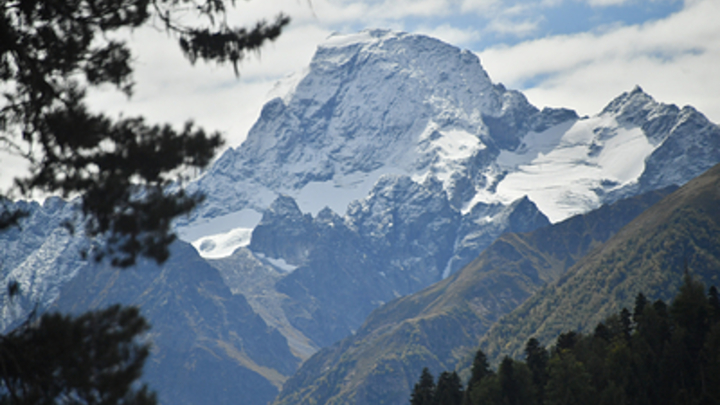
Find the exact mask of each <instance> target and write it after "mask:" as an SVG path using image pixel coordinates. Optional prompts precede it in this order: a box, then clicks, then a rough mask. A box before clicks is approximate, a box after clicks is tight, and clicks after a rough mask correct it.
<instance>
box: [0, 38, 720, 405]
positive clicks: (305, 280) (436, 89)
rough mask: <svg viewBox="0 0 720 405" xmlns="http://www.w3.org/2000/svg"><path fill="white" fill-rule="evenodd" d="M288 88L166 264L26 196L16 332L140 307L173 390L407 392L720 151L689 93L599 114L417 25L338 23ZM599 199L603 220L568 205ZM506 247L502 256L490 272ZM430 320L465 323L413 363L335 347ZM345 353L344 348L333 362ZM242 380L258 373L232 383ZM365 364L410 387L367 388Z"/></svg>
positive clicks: (410, 356) (12, 270)
mask: <svg viewBox="0 0 720 405" xmlns="http://www.w3.org/2000/svg"><path fill="white" fill-rule="evenodd" d="M279 88H280V89H284V90H283V91H282V92H281V93H280V97H277V98H274V99H272V100H271V101H269V102H268V103H267V104H266V105H265V106H264V108H263V110H262V112H261V114H260V117H259V118H258V121H257V122H256V123H255V125H254V126H253V127H252V129H251V130H250V132H249V133H248V136H247V139H246V140H245V142H244V143H243V144H242V145H240V146H238V147H236V148H231V149H228V150H227V151H226V152H225V153H224V154H223V155H222V156H221V157H220V158H218V160H217V161H216V162H215V163H214V164H213V165H212V166H211V167H210V169H209V170H208V171H207V172H206V173H204V174H203V175H202V176H201V177H200V178H198V179H197V180H196V181H194V182H193V183H192V184H191V185H190V189H192V190H195V191H201V192H203V193H205V194H206V196H207V198H206V200H205V202H204V203H203V204H202V205H201V206H200V207H199V209H198V210H197V211H196V212H195V213H194V214H193V215H192V216H190V217H188V218H181V219H179V220H178V221H177V223H176V229H177V231H178V234H179V236H180V239H182V241H181V242H178V243H177V244H176V246H175V247H174V250H173V256H172V257H171V260H170V261H169V262H168V263H166V264H165V265H164V266H162V267H160V268H157V267H154V266H152V265H149V264H147V263H145V264H142V265H141V266H140V267H139V268H138V269H136V270H132V271H127V272H122V273H117V271H113V270H112V269H110V268H107V267H104V266H103V265H94V264H91V263H86V262H84V261H83V260H82V255H81V252H82V251H83V250H86V249H88V246H87V242H86V241H84V240H83V238H82V234H81V233H78V234H76V235H74V236H73V235H71V234H70V233H68V230H67V224H69V223H77V221H79V220H78V218H77V207H76V205H75V203H73V202H65V201H62V200H60V199H58V198H50V199H48V200H46V201H45V202H44V203H43V204H39V203H27V202H16V203H15V204H20V205H23V206H26V207H28V210H29V211H30V214H31V215H30V216H29V217H28V218H26V219H24V220H23V222H22V228H21V229H14V230H11V231H9V232H4V233H2V234H0V251H2V252H3V254H2V257H1V260H2V267H0V270H1V271H2V273H1V274H2V277H3V279H4V280H5V281H6V282H9V281H11V280H14V281H18V282H19V285H20V290H21V296H20V298H18V299H16V300H15V301H14V302H10V301H9V299H8V298H7V297H6V296H4V295H3V296H2V299H3V300H5V301H4V302H5V305H4V306H3V310H2V318H1V319H0V322H2V326H3V327H4V328H5V330H7V328H10V327H12V325H13V324H14V323H15V322H17V321H18V320H22V319H23V318H24V316H26V315H27V314H28V313H29V312H31V311H32V310H33V308H35V307H37V308H39V309H40V310H48V309H58V310H63V311H74V312H79V311H83V310H87V309H91V308H96V307H98V306H103V305H109V304H111V303H112V302H122V303H126V304H135V305H139V306H140V307H141V308H142V310H143V313H144V314H146V316H148V318H149V319H150V321H151V323H152V324H153V325H155V326H154V329H153V332H151V336H152V337H153V338H154V340H155V342H156V349H155V350H154V352H153V355H152V357H151V359H150V360H149V365H148V371H147V378H148V379H149V381H150V382H151V385H152V386H154V387H156V388H157V389H158V390H159V392H160V393H161V401H163V402H164V403H171V402H180V403H183V399H182V398H184V397H186V398H188V401H190V402H187V403H192V402H193V401H197V400H199V398H202V395H203V394H202V392H205V391H206V390H207V392H208V393H207V397H208V398H210V397H212V398H213V400H214V401H215V402H220V403H224V402H228V401H231V399H230V398H238V397H240V398H243V400H244V403H248V404H265V403H267V402H268V401H270V400H272V399H273V398H274V396H275V395H276V394H277V393H278V392H279V389H280V387H281V386H282V385H283V384H285V387H284V388H283V392H282V394H281V395H280V397H279V399H278V401H279V402H280V403H295V402H292V401H291V399H289V398H292V399H293V400H299V399H301V398H314V399H315V400H318V401H320V402H318V403H322V401H321V400H320V398H325V399H323V400H325V401H330V402H328V403H332V401H341V400H342V401H351V402H348V403H353V402H352V401H356V402H355V403H366V402H363V401H366V400H367V401H377V400H378V398H384V397H387V398H393V401H399V398H400V396H401V394H402V392H405V391H402V390H404V389H405V388H407V384H408V381H413V380H414V379H415V378H416V377H417V376H416V375H415V374H416V373H417V372H416V371H415V369H416V367H417V366H419V364H420V363H421V362H422V361H425V360H428V361H431V366H432V367H449V366H450V365H451V363H453V362H456V363H457V362H459V361H461V358H462V355H463V353H466V352H467V351H468V350H471V349H472V345H473V344H475V343H477V342H478V339H479V337H480V335H481V334H483V333H484V332H485V331H487V330H488V328H490V327H491V324H492V323H493V322H494V321H496V320H498V319H500V318H501V316H502V315H504V314H506V313H508V312H510V311H512V310H513V309H514V308H515V307H517V306H519V305H521V304H522V303H523V302H524V301H525V300H526V299H527V298H528V297H531V296H533V297H534V295H532V294H534V293H538V292H542V291H545V290H544V289H543V288H544V287H543V285H545V284H547V285H551V284H552V283H553V282H554V280H556V279H558V277H561V276H562V274H563V273H564V272H565V271H566V270H568V269H570V268H571V265H572V264H573V263H575V262H576V261H579V260H581V258H582V256H583V255H584V254H585V253H587V252H590V251H592V249H593V248H595V247H596V246H597V245H599V244H601V243H603V242H604V241H605V240H607V238H609V237H611V236H612V234H613V233H614V232H616V231H617V230H619V229H620V228H621V227H622V225H624V224H625V223H627V222H628V221H629V220H630V219H631V217H634V216H636V215H638V214H639V211H640V210H641V209H642V208H646V207H647V206H649V205H650V204H651V202H652V201H654V200H653V199H657V198H659V197H660V196H661V195H663V193H667V192H668V191H669V189H666V187H669V186H673V185H682V184H684V183H686V182H688V181H689V180H691V179H692V178H694V177H696V176H698V175H700V174H701V173H703V172H704V171H706V170H708V169H709V168H711V167H712V166H713V165H714V164H716V163H717V162H718V161H720V128H719V127H718V126H717V125H715V124H713V123H711V122H709V121H708V120H707V119H706V118H705V117H704V116H703V115H702V114H701V113H700V112H698V111H696V110H695V109H693V108H692V107H689V106H688V107H683V108H678V107H676V106H674V105H667V104H662V103H659V102H657V101H655V100H654V99H653V98H652V97H651V96H649V95H648V94H646V93H645V92H644V91H643V90H642V89H641V88H640V87H636V88H634V89H632V90H631V91H629V92H627V93H623V94H621V95H619V96H618V97H617V98H616V99H614V100H612V101H611V102H610V103H609V104H608V105H607V107H605V108H604V109H603V110H602V111H601V112H600V113H599V114H597V115H595V116H592V117H578V115H577V114H576V113H575V112H574V111H572V110H569V109H550V108H545V109H542V110H540V109H538V108H536V107H535V106H532V105H531V104H530V103H529V102H528V101H527V99H526V98H525V97H524V96H523V95H522V93H520V92H518V91H514V90H508V89H506V88H505V87H504V86H503V85H502V84H495V83H492V81H491V80H490V77H489V75H488V73H487V72H485V70H484V69H483V68H482V65H481V64H480V60H479V59H478V58H477V56H476V55H475V54H473V53H472V52H469V51H464V50H460V49H458V48H456V47H453V46H451V45H448V44H445V43H443V42H441V41H439V40H436V39H433V38H429V37H426V36H422V35H415V34H407V33H399V32H393V31H387V30H372V31H364V32H361V33H358V34H353V35H344V36H341V35H337V36H333V37H331V38H329V39H328V40H327V42H326V43H325V44H323V45H321V46H320V47H319V48H318V50H317V52H316V54H315V56H314V57H313V60H312V61H311V63H310V66H309V67H308V69H307V70H306V71H305V72H303V73H302V74H299V75H297V76H295V77H291V78H288V79H287V80H286V81H285V82H283V83H282V84H281V85H280V86H279ZM660 189H663V190H664V191H657V192H653V191H654V190H660ZM648 193H650V194H648ZM641 195H642V197H640V196H641ZM636 196H637V197H636ZM627 199H629V200H627ZM614 203H616V204H614ZM623 204H625V205H623ZM633 204H635V205H633ZM622 207H634V208H622ZM598 208H599V209H600V210H599V211H597V212H596V213H592V214H590V213H589V212H590V211H591V210H594V209H598ZM624 210H626V211H624ZM602 212H605V213H606V214H607V216H605V217H603V218H605V219H603V220H602V221H599V220H597V219H595V220H593V221H596V222H595V224H596V225H590V222H591V221H590V220H588V219H587V217H585V216H581V217H574V215H578V214H585V213H588V214H587V215H588V216H591V217H592V218H599V217H602V215H605V214H602ZM593 215H594V216H593ZM583 218H585V219H583ZM585 221H590V222H585ZM578 224H580V225H578ZM598 224H599V225H598ZM548 226H550V227H549V228H548ZM593 226H595V227H593ZM563 227H565V228H563ZM573 227H575V228H573ZM76 228H77V227H76ZM78 229H80V228H78ZM549 229H565V231H564V232H566V233H565V234H563V236H554V234H552V236H551V234H550V233H543V232H550V231H549ZM573 229H574V230H573ZM528 232H529V233H528ZM553 232H555V231H553ZM573 232H574V233H573ZM532 235H535V236H532ZM498 238H500V239H498ZM527 238H530V239H527ZM532 238H535V239H532ZM550 242H553V243H557V244H558V245H557V246H542V244H543V243H546V244H547V243H550ZM546 248H547V249H549V250H546ZM553 249H555V250H553ZM483 252H485V253H483ZM481 253H482V254H483V255H484V256H479V255H480V254H481ZM513 255H519V256H513ZM176 256H177V257H178V259H177V260H176ZM512 257H516V261H515V262H512V265H508V266H510V267H507V269H506V270H507V271H505V270H503V271H494V270H493V271H490V270H488V267H487V266H491V265H493V263H496V262H497V261H499V260H507V259H508V258H512ZM578 263H579V262H578ZM533 266H539V267H533ZM573 268H574V267H573ZM461 269H462V270H461ZM533 269H534V270H533ZM533 271H535V272H533ZM470 274H475V275H476V276H472V277H471V276H470ZM510 274H511V275H512V277H509V278H508V275H510ZM478 275H482V276H478ZM468 277H469V278H468ZM458 280H464V281H462V282H461V281H458ZM436 283H437V284H436ZM548 283H549V284H548ZM459 286H462V288H461V287H459ZM547 288H549V287H547ZM418 292H419V293H418ZM414 293H418V294H419V295H412V294H414ZM448 294H449V295H448ZM450 296H452V298H447V297H450ZM402 297H406V298H402ZM432 297H435V298H433V299H440V298H439V297H446V298H443V299H442V302H440V301H438V302H436V303H435V304H433V303H432V302H430V301H432V299H431V298H432ZM473 297H476V299H475V298H473ZM428 300H430V301H428ZM433 302H434V301H433ZM451 302H452V303H453V304H452V305H450V304H451ZM462 302H465V303H464V304H463V303H462ZM388 303H389V304H388ZM441 304H442V305H441ZM447 305H449V306H447ZM378 308H380V309H378ZM447 308H462V309H453V310H449V309H447ZM520 308H523V307H522V306H521V307H520ZM446 310H447V311H449V312H452V314H450V315H448V316H440V313H442V312H443V311H446ZM373 311H375V312H374V313H373ZM396 311H397V312H396ZM453 311H457V312H453ZM371 313H373V315H371V317H370V318H367V316H368V315H370V314H371ZM391 314H392V315H391ZM511 316H512V315H511ZM366 318H367V319H366ZM428 319H432V322H430V321H428ZM507 319H510V318H507ZM435 321H437V322H439V323H437V324H435V323H433V322H435ZM425 324H427V326H428V327H430V328H435V329H436V330H437V331H446V330H455V329H453V328H455V327H456V326H458V327H460V326H459V325H461V324H463V325H465V324H467V325H472V326H468V327H467V329H460V330H462V332H457V333H456V334H453V336H454V338H456V340H454V341H453V340H452V339H450V341H448V342H447V343H448V345H447V346H446V347H447V349H440V348H441V347H442V346H443V345H441V344H440V343H439V342H426V343H422V342H421V343H418V346H415V349H413V350H414V351H413V350H411V351H410V352H408V353H406V357H407V361H405V360H404V359H402V358H401V359H399V360H398V359H394V358H393V356H395V357H398V356H400V357H402V354H399V353H404V352H399V353H398V352H396V353H394V354H393V353H390V351H388V352H383V351H382V350H381V351H378V352H377V353H376V355H373V356H375V357H373V356H365V355H364V354H363V355H362V356H360V355H358V357H357V358H352V356H355V354H353V355H350V354H347V355H345V354H344V353H346V352H345V351H343V350H345V349H348V348H352V347H355V346H353V345H361V346H362V345H366V346H367V348H370V347H371V346H372V345H376V344H379V343H381V342H384V341H383V340H382V339H390V340H393V339H395V340H394V341H395V342H396V343H400V342H402V341H405V340H407V339H410V337H412V336H414V337H413V339H415V338H417V339H419V340H422V339H425V338H427V337H429V336H431V335H432V336H436V335H433V334H432V333H429V332H425V331H424V329H423V328H422V327H420V326H419V325H425ZM400 325H404V326H403V328H410V329H402V328H400V329H402V330H400V329H397V331H396V330H395V329H394V328H395V327H400ZM413 328H414V329H413ZM461 328H462V327H461ZM493 330H494V329H493ZM378 331H383V332H382V333H380V332H378ZM406 333H410V335H407V334H406ZM413 333H414V335H413ZM369 335H373V339H375V340H373V339H371V340H369V341H368V340H364V339H367V338H368V336H369ZM423 336H425V337H423ZM488 336H490V335H488ZM442 339H445V337H442ZM411 340H412V339H411ZM338 342H339V343H338ZM351 342H354V343H351ZM367 342H374V343H372V345H370V344H369V343H367ZM473 342H475V343H473ZM348 345H349V346H348ZM385 346H386V348H387V349H388V350H390V348H392V347H396V346H393V345H392V344H389V343H388V344H387V345H385ZM373 347H376V346H373ZM488 347H490V346H488ZM322 348H326V349H323V350H320V349H322ZM451 348H452V349H451ZM318 350H320V351H319V352H318ZM348 350H349V349H348ZM403 350H404V349H403ZM434 350H450V352H447V353H434V352H433V351H434ZM316 352H317V354H315V353H316ZM348 353H349V352H348ZM356 353H357V351H356ZM368 353H369V352H368ZM493 353H494V352H493ZM498 353H499V352H498ZM313 355H314V356H313ZM333 356H340V357H343V356H345V357H344V359H345V360H347V361H344V362H343V361H337V364H338V365H339V364H342V370H339V369H338V368H337V367H335V368H333V370H334V371H333V373H335V374H332V375H331V374H323V369H322V367H321V365H323V364H329V363H327V362H332V361H335V360H332V359H336V358H337V357H333ZM308 359H309V360H308ZM381 359H384V360H388V359H389V360H388V361H384V360H383V361H380V360H381ZM396 360H397V361H396ZM303 361H305V363H304V365H303V366H302V368H301V369H300V373H298V374H296V375H295V376H293V377H292V378H290V379H289V380H287V379H288V378H289V377H290V376H291V375H293V373H294V372H295V370H296V369H297V367H298V366H299V364H301V362H303ZM376 361H377V362H376ZM361 363H363V364H364V365H363V364H361ZM408 364H411V365H412V367H411V368H409V369H408V371H407V372H406V373H405V374H404V375H401V374H393V372H391V371H394V372H396V371H397V367H400V365H402V367H409V366H407V365H408ZM383 367H385V369H387V371H388V372H387V373H385V374H383V372H382V370H384V369H383ZM331 368H332V367H331ZM353 370H355V371H357V372H356V373H355V374H352V371H353ZM361 370H362V372H361ZM367 370H375V371H373V372H370V373H366V372H367ZM362 373H366V374H364V375H360V374H362ZM201 375H207V376H213V377H212V378H213V381H217V384H215V383H212V382H209V381H208V382H206V383H203V381H206V380H204V378H206V377H200V376H201ZM349 375H352V376H353V377H352V378H350V377H348V376H349ZM391 375H392V376H394V377H392V378H390V376H391ZM233 376H237V378H238V379H241V378H242V379H245V380H244V381H243V382H242V383H240V382H238V383H236V384H235V385H234V386H232V387H231V385H232V384H233V379H234V378H236V377H233ZM398 376H399V377H398ZM346 377H347V378H346ZM207 378H209V377H207ZM372 378H375V379H376V380H377V379H378V378H387V381H386V382H387V384H386V385H384V387H386V388H387V387H388V386H390V385H389V384H390V383H391V382H393V381H394V382H397V383H398V385H397V387H398V388H399V391H397V392H392V393H390V392H386V391H382V390H380V391H377V392H372V389H375V388H373V387H377V386H376V385H374V384H373V383H372V381H376V380H373V379H372ZM363 379H364V380H363ZM286 380H287V382H286ZM174 381H177V382H174ZM340 381H343V382H342V383H341V382H340ZM323 387H325V388H323ZM328 387H329V388H328ZM361 387H364V388H361ZM326 388H327V389H326ZM175 390H177V392H178V393H181V394H173V392H175ZM332 390H338V391H337V392H335V391H332ZM196 391H197V392H196ZM210 391H212V392H210ZM349 393H351V394H352V395H353V396H352V398H354V399H352V400H351V397H350V396H348V395H350V394H349ZM175 395H179V396H175ZM330 398H335V399H332V401H331V399H330ZM363 398H364V399H363ZM361 399H362V400H361ZM308 400H309V399H308ZM288 401H290V402H288ZM405 401H406V398H405V399H404V400H403V401H402V402H405ZM298 403H299V402H298ZM338 403H340V402H338ZM367 403H370V402H367ZM373 403H375V402H373ZM389 403H392V402H389ZM397 403H399V402H397Z"/></svg>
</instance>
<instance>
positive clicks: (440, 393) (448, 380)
mask: <svg viewBox="0 0 720 405" xmlns="http://www.w3.org/2000/svg"><path fill="white" fill-rule="evenodd" d="M463 394H464V392H463V386H462V383H461V382H460V377H459V376H458V375H457V373H456V372H454V371H453V372H452V373H450V372H447V371H443V372H442V373H440V376H438V382H437V387H436V388H435V396H434V400H433V403H434V404H435V405H461V404H462V400H463Z"/></svg>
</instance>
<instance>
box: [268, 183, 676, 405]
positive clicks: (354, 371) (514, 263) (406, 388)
mask: <svg viewBox="0 0 720 405" xmlns="http://www.w3.org/2000/svg"><path fill="white" fill-rule="evenodd" d="M675 189H676V187H669V188H666V189H664V190H660V191H656V192H651V193H647V194H644V195H642V196H638V197H634V198H630V199H626V200H621V201H619V202H617V203H615V204H613V205H610V206H603V207H601V208H600V209H598V210H595V211H592V212H590V213H588V214H585V215H580V216H576V217H573V218H570V219H567V220H565V221H563V222H560V223H558V224H555V225H552V226H548V227H544V228H540V229H538V230H536V231H533V232H530V233H525V234H504V235H502V236H501V237H500V238H498V239H497V240H496V241H495V242H494V243H493V244H491V245H490V246H489V247H488V248H487V249H486V250H485V251H484V252H483V253H482V254H481V255H480V256H479V257H478V258H477V259H475V260H474V261H473V262H472V263H470V264H469V265H467V266H466V267H465V268H463V269H462V271H460V272H458V273H456V274H455V275H453V276H451V277H450V278H447V279H445V280H443V281H442V282H439V283H437V284H434V285H433V286H431V287H429V288H426V289H424V290H422V291H420V292H418V293H415V294H412V295H409V296H406V297H403V298H400V299H397V300H395V301H392V302H390V303H388V304H386V305H384V306H382V307H380V308H378V309H377V310H375V311H374V312H373V313H372V314H371V315H370V316H369V317H368V318H367V320H366V322H365V324H364V325H363V326H362V328H360V330H358V332H357V333H355V334H354V335H352V336H350V337H348V338H346V339H343V340H342V341H340V342H339V343H337V344H335V345H333V346H331V347H328V348H325V349H322V350H321V351H320V352H318V353H317V354H315V355H314V356H313V357H312V358H310V359H309V360H308V361H306V362H305V363H304V364H303V366H302V367H301V368H300V370H299V371H298V372H297V373H296V374H295V375H294V376H293V377H292V378H290V379H289V380H288V381H287V383H286V384H285V385H284V386H283V391H282V392H281V394H280V396H279V397H278V399H277V400H276V402H275V403H276V404H277V405H281V404H282V405H285V404H287V405H290V404H312V403H318V404H368V405H370V404H376V403H384V404H404V403H406V402H407V398H408V397H409V393H410V390H411V388H412V386H413V384H414V383H415V382H416V381H417V378H418V377H419V375H420V372H421V370H422V369H423V368H424V367H429V368H430V369H431V370H433V371H434V372H436V373H437V372H439V371H441V370H447V369H453V368H454V367H455V364H456V363H457V362H458V361H459V360H461V359H463V358H464V356H465V355H466V354H467V353H469V352H471V351H472V350H473V349H475V348H476V346H477V343H478V338H479V337H480V336H482V334H484V333H485V332H486V331H487V330H488V329H489V328H490V326H491V325H492V324H493V323H494V322H495V321H497V320H498V319H499V318H500V317H501V316H503V315H504V314H507V313H509V312H510V311H512V310H513V309H514V308H516V307H517V306H518V305H520V304H521V303H522V302H523V301H525V300H526V299H527V298H528V297H530V296H531V295H532V294H533V293H534V292H535V291H537V290H539V289H540V288H541V287H542V286H543V285H544V284H546V283H549V282H552V281H554V280H556V279H558V278H559V277H560V276H561V275H562V274H563V273H564V271H565V270H566V269H568V268H569V267H570V266H572V265H573V263H575V262H576V261H577V260H578V259H580V258H581V257H583V256H584V255H585V254H586V253H587V252H589V251H590V250H592V249H593V248H595V247H597V246H599V245H601V244H602V243H603V242H604V241H606V240H607V239H608V238H609V237H610V236H612V235H613V234H614V233H615V232H617V231H618V230H619V229H620V228H622V227H623V226H624V225H625V224H627V223H628V222H630V221H631V220H632V219H633V218H635V217H636V216H638V215H639V214H640V213H642V212H643V211H644V210H645V209H646V208H648V207H649V206H651V205H652V204H654V203H655V202H657V201H659V200H660V199H661V198H662V197H664V196H666V195H668V194H669V193H670V192H672V191H673V190H675Z"/></svg>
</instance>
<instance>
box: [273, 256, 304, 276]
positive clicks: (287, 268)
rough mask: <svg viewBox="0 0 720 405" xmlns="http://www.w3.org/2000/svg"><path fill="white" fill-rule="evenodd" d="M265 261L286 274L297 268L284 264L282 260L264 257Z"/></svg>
mask: <svg viewBox="0 0 720 405" xmlns="http://www.w3.org/2000/svg"><path fill="white" fill-rule="evenodd" d="M265 260H267V261H268V262H269V263H270V264H272V265H273V266H275V267H277V268H278V269H280V270H282V271H285V272H287V273H291V272H293V271H294V270H295V269H297V268H298V266H293V265H292V264H290V263H288V262H286V261H285V259H283V258H278V259H273V258H271V257H266V258H265Z"/></svg>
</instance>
